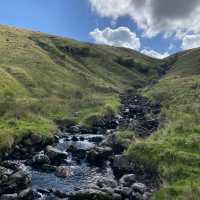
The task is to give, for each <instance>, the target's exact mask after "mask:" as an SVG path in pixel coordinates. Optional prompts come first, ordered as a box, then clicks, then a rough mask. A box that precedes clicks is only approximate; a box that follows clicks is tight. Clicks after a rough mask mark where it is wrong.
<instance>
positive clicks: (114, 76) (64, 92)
mask: <svg viewBox="0 0 200 200" xmlns="http://www.w3.org/2000/svg"><path fill="white" fill-rule="evenodd" d="M160 64H161V61H159V60H156V59H153V58H149V57H147V56H144V55H141V54H139V53H137V52H134V51H132V50H128V49H123V48H114V47H108V46H97V45H92V44H86V43H80V42H77V41H74V40H69V39H65V38H61V37H55V36H51V35H47V34H42V33H36V32H31V31H26V30H19V29H16V28H11V27H5V26H1V27H0V148H2V147H4V146H6V147H9V146H11V145H12V144H13V142H14V141H15V140H16V139H19V138H21V136H23V135H24V134H28V133H32V132H34V133H38V134H43V135H44V136H45V135H51V134H52V133H54V132H55V131H56V126H55V124H54V122H53V121H54V120H55V119H61V118H73V119H74V120H76V121H78V122H83V123H89V121H90V120H89V119H90V118H91V117H92V116H94V115H104V114H106V113H107V112H116V111H117V110H118V108H119V106H120V102H119V99H118V93H119V92H122V91H124V90H127V89H129V88H138V87H142V86H144V85H145V84H147V83H148V81H150V80H154V79H157V78H158V76H159V74H160V73H162V72H163V68H162V67H160ZM8 144H9V145H8Z"/></svg>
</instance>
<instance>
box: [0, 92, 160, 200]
mask: <svg viewBox="0 0 200 200" xmlns="http://www.w3.org/2000/svg"><path fill="white" fill-rule="evenodd" d="M121 102H122V109H121V113H120V114H119V115H116V116H112V118H111V117H109V118H107V117H105V118H103V119H99V120H98V121H95V122H94V123H93V126H92V128H90V129H86V128H84V127H82V126H80V125H74V124H73V125H70V126H68V127H67V128H66V126H65V123H62V126H63V125H64V127H60V132H59V133H58V135H57V136H56V140H57V142H54V143H53V144H51V146H47V147H46V146H45V147H42V148H41V149H40V151H39V152H38V151H33V152H32V151H31V153H30V151H29V150H27V149H26V147H24V146H23V145H22V144H20V145H21V146H19V147H17V146H16V148H15V150H14V152H13V153H12V154H11V157H10V158H9V159H10V160H11V159H12V161H9V160H8V159H7V160H5V162H3V163H1V164H0V168H1V166H3V167H2V171H3V170H4V172H3V173H4V174H6V173H8V170H12V174H13V173H15V171H16V173H18V171H21V172H20V173H21V174H22V175H21V176H20V177H18V179H19V181H21V179H22V180H25V182H27V183H26V185H24V186H23V185H22V187H17V186H16V185H15V182H14V183H13V185H14V186H13V188H14V189H15V192H16V194H12V195H13V196H14V195H15V196H16V195H17V198H16V199H22V200H28V199H34V200H59V199H65V200H67V199H70V200H90V199H91V200H98V199H101V200H104V199H105V200H112V199H113V200H120V199H121V200H125V199H129V200H132V199H136V200H148V199H149V198H150V196H151V195H152V193H153V191H154V189H155V188H153V187H152V185H153V184H154V183H152V184H150V185H148V182H150V181H149V180H147V181H145V180H144V179H145V178H143V179H140V178H138V177H139V175H138V174H137V172H136V171H135V169H134V165H132V161H130V160H129V159H128V158H127V157H126V156H124V155H123V151H124V150H126V148H127V147H128V145H127V140H126V142H125V144H126V145H125V147H124V146H123V145H122V144H120V143H119V142H117V141H116V132H117V131H118V130H124V129H129V130H132V131H133V132H134V133H135V134H136V136H137V137H143V138H146V137H148V136H150V135H151V134H152V133H153V132H154V131H156V130H157V128H158V126H159V113H160V105H159V104H155V103H152V102H150V101H149V100H148V99H147V98H145V97H142V96H140V95H133V94H124V95H122V96H121ZM130 142H131V141H128V144H130ZM22 149H25V150H24V151H25V153H23V152H22ZM27 152H28V153H27ZM23 154H26V155H27V154H28V158H26V159H23V157H24V155H23ZM13 160H14V161H13ZM115 162H116V163H115ZM116 169H117V173H118V174H116ZM13 170H14V171H13ZM121 172H122V173H121ZM26 173H27V174H28V175H29V176H30V178H31V180H29V176H28V175H27V176H26V175H24V174H26ZM12 174H11V175H10V174H9V177H8V180H9V178H10V177H12ZM0 175H1V174H0ZM119 175H120V177H122V178H121V179H119V178H120V177H118V176H119ZM123 175H124V176H123ZM6 176H7V174H6ZM142 176H143V175H142ZM24 177H26V178H24ZM27 177H28V178H27ZM143 177H144V176H143ZM18 179H17V180H18ZM13 180H15V179H12V181H13ZM141 180H142V182H141ZM29 182H30V184H31V189H27V187H29V188H30V186H29ZM6 184H9V182H5V183H3V185H2V186H3V187H4V188H3V189H2V193H3V195H4V196H5V195H10V193H9V194H4V193H5V192H10V190H8V189H7V188H6V187H7V185H6ZM0 186H1V183H0ZM2 186H1V187H2ZM22 189H23V192H21V193H18V190H20V191H21V190H22ZM24 190H25V191H24ZM12 191H13V189H12ZM28 192H29V193H30V192H32V193H33V194H34V195H33V197H29V198H28V199H27V195H28V194H29V193H28ZM26 193H27V194H26ZM20 195H21V196H22V195H24V197H23V198H21V197H20V198H19V196H20ZM13 196H12V198H10V199H14V198H13ZM29 196H30V195H29ZM0 197H1V188H0ZM88 198H90V199H88ZM8 199H9V198H8Z"/></svg>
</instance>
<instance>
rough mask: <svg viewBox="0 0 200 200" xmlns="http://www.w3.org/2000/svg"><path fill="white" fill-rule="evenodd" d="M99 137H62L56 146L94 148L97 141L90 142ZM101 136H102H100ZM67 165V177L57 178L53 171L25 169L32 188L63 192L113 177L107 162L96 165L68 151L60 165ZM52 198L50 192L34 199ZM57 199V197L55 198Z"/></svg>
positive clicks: (63, 149)
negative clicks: (73, 138)
mask: <svg viewBox="0 0 200 200" xmlns="http://www.w3.org/2000/svg"><path fill="white" fill-rule="evenodd" d="M97 136H98V137H101V136H100V135H92V134H90V135H84V141H80V140H79V141H72V140H71V138H68V139H65V138H62V139H60V140H59V142H58V144H57V145H56V148H57V149H59V150H62V151H65V150H66V149H68V148H69V147H70V146H71V145H73V146H75V147H76V148H78V149H84V150H89V149H92V148H94V147H95V146H96V145H97V143H95V142H91V141H90V140H91V139H92V138H93V137H97ZM80 137H83V135H81V136H80V135H76V138H80ZM102 138H103V136H102ZM63 165H65V166H69V167H70V170H71V175H70V176H69V177H67V178H59V177H57V176H56V175H55V173H54V172H51V173H50V172H44V171H40V170H34V169H32V168H31V167H28V168H27V169H28V170H29V172H30V173H31V176H32V186H33V188H34V189H36V190H37V189H44V190H45V189H50V188H54V189H57V190H60V191H63V192H73V191H76V190H77V189H85V188H88V186H89V185H90V184H94V183H95V182H97V180H99V179H102V178H104V177H105V178H111V179H114V175H113V172H112V169H111V167H110V165H109V162H107V163H105V164H104V165H103V166H100V167H96V166H92V165H90V164H88V163H87V162H86V161H85V159H82V160H77V159H76V158H75V157H73V156H72V154H71V153H69V157H68V158H67V159H66V163H65V164H62V166H63ZM51 198H52V199H54V198H55V197H54V196H52V194H46V195H44V194H43V195H42V194H41V198H35V199H38V200H39V199H41V200H42V199H51ZM56 199H58V198H56Z"/></svg>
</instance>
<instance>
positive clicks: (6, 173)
mask: <svg viewBox="0 0 200 200" xmlns="http://www.w3.org/2000/svg"><path fill="white" fill-rule="evenodd" d="M4 165H5V166H7V167H8V168H6V167H2V166H0V199H2V200H7V199H8V200H9V199H21V200H29V199H30V200H31V199H32V189H31V178H30V176H29V175H28V174H27V173H26V172H25V171H23V170H22V169H21V168H19V167H18V165H17V164H14V163H12V162H11V163H9V162H4ZM9 166H10V167H9Z"/></svg>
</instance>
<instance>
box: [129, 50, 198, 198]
mask: <svg viewBox="0 0 200 200" xmlns="http://www.w3.org/2000/svg"><path fill="white" fill-rule="evenodd" d="M169 60H173V61H174V62H173V65H172V66H171V69H170V70H169V72H168V73H167V75H166V76H165V77H163V78H162V79H161V80H160V81H159V82H158V84H156V85H155V86H154V87H148V88H145V90H144V91H143V93H144V94H145V95H147V96H148V97H150V98H153V99H156V100H158V101H160V102H161V104H162V105H163V108H162V115H161V119H162V125H161V128H160V129H159V131H158V132H157V133H156V134H155V135H154V136H152V137H151V138H150V139H148V140H146V141H144V142H143V141H142V142H138V144H136V145H132V146H131V147H130V148H129V151H128V153H129V155H130V156H131V157H133V158H134V160H137V162H138V163H140V164H143V165H145V166H147V167H148V168H149V167H151V168H152V170H153V171H158V172H159V174H160V177H161V180H162V182H163V183H162V187H161V189H160V191H159V192H158V193H157V194H156V195H155V197H154V198H155V199H159V200H165V199H166V200H171V199H173V200H198V199H199V198H200V153H199V152H200V49H193V50H189V51H186V52H182V53H180V54H177V55H175V56H172V57H170V58H168V59H166V61H167V62H169Z"/></svg>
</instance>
